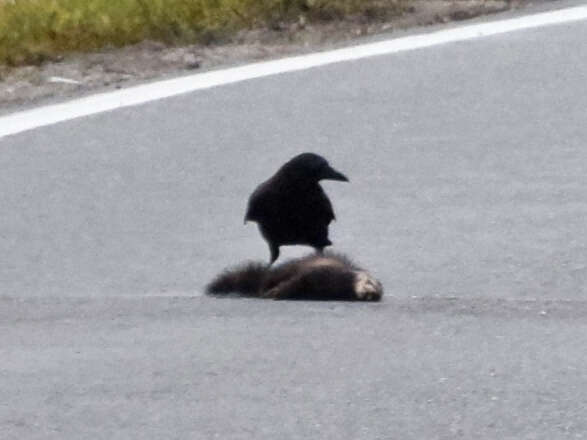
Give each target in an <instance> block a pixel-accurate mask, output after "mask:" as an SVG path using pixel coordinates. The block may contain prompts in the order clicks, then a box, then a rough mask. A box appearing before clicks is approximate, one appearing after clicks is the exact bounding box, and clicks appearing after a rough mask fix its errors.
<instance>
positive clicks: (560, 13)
mask: <svg viewBox="0 0 587 440" xmlns="http://www.w3.org/2000/svg"><path fill="white" fill-rule="evenodd" d="M585 19H587V6H579V7H573V8H566V9H560V10H557V11H550V12H543V13H539V14H532V15H526V16H523V17H519V18H510V19H506V20H498V21H491V22H485V23H478V24H471V25H465V26H459V27H456V28H451V29H447V30H441V31H437V32H431V33H427V34H420V35H412V36H408V37H402V38H395V39H390V40H385V41H380V42H376V43H368V44H361V45H358V46H351V47H345V48H342V49H336V50H331V51H327V52H318V53H312V54H308V55H300V56H293V57H289V58H282V59H278V60H273V61H264V62H259V63H253V64H247V65H244V66H239V67H232V68H228V69H222V70H213V71H210V72H204V73H199V74H195V75H190V76H184V77H180V78H175V79H169V80H163V81H156V82H153V83H149V84H144V85H140V86H134V87H129V88H126V89H121V90H116V91H111V92H105V93H99V94H95V95H91V96H88V97H85V98H80V99H74V100H71V101H67V102H64V103H61V104H54V105H47V106H43V107H38V108H34V109H31V110H26V111H21V112H17V113H13V114H9V115H6V116H2V117H0V138H2V137H4V136H8V135H12V134H16V133H21V132H23V131H26V130H32V129H34V128H38V127H43V126H46V125H51V124H56V123H58V122H63V121H69V120H71V119H75V118H80V117H82V116H88V115H94V114H97V113H102V112H106V111H110V110H115V109H119V108H123V107H129V106H133V105H139V104H143V103H146V102H150V101H156V100H159V99H163V98H168V97H171V96H177V95H181V94H184V93H189V92H194V91H196V90H203V89H209V88H211V87H218V86H221V85H225V84H233V83H236V82H239V81H245V80H250V79H254V78H262V77H266V76H271V75H277V74H280V73H286V72H295V71H299V70H305V69H310V68H313V67H319V66H325V65H328V64H333V63H340V62H344V61H352V60H358V59H361V58H368V57H374V56H379V55H387V54H392V53H397V52H404V51H408V50H414V49H420V48H425V47H431V46H438V45H441V44H447V43H452V42H457V41H465V40H471V39H476V38H482V37H488V36H491V35H497V34H504V33H507V32H514V31H520V30H524V29H532V28H537V27H541V26H551V25H555V24H562V23H570V22H573V21H579V20H585Z"/></svg>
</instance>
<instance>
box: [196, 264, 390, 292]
mask: <svg viewBox="0 0 587 440" xmlns="http://www.w3.org/2000/svg"><path fill="white" fill-rule="evenodd" d="M206 293H207V294H209V295H227V294H231V293H232V294H238V295H241V296H249V297H257V298H272V299H313V300H346V301H379V300H380V299H381V296H382V295H383V287H382V286H381V283H380V282H379V281H377V280H376V279H375V278H374V277H372V276H371V275H370V274H369V273H368V272H367V271H365V270H363V269H361V268H360V267H358V266H356V265H355V264H354V263H353V262H351V261H350V260H349V259H348V258H346V257H345V256H343V255H338V254H332V253H326V254H322V255H320V254H315V255H309V256H306V257H303V258H297V259H294V260H291V261H288V262H285V263H283V264H280V265H278V266H275V267H268V266H267V265H266V264H264V263H258V262H248V263H245V264H242V265H240V266H237V267H234V268H230V269H227V270H225V271H224V272H223V273H221V274H220V275H218V276H217V277H216V278H215V279H214V280H213V281H212V282H211V283H210V284H209V285H208V286H207V288H206Z"/></svg>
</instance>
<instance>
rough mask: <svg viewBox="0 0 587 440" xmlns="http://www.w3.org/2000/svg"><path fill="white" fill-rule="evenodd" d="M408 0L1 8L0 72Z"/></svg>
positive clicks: (12, 0)
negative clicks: (77, 55)
mask: <svg viewBox="0 0 587 440" xmlns="http://www.w3.org/2000/svg"><path fill="white" fill-rule="evenodd" d="M407 2H409V0H0V64H7V65H11V66H15V65H23V64H38V63H41V62H43V61H46V60H50V59H54V58H55V57H58V56H60V55H63V54H65V53H68V52H75V51H92V50H97V49H100V48H104V47H119V46H124V45H128V44H133V43H137V42H139V41H142V40H145V39H152V40H158V41H163V42H165V43H169V44H179V43H194V42H201V43H210V42H215V41H221V40H222V39H225V38H228V37H229V36H230V35H231V34H233V33H234V32H236V31H238V30H240V29H246V28H249V29H252V28H263V27H269V28H276V27H279V26H283V25H284V24H287V23H291V22H294V21H300V20H302V21H308V22H315V21H328V20H336V19H343V18H345V17H347V16H349V15H354V16H357V15H359V16H363V17H365V18H366V19H368V20H385V19H388V18H389V17H390V16H394V15H397V14H400V13H401V12H402V11H403V9H404V7H405V5H406V3H407Z"/></svg>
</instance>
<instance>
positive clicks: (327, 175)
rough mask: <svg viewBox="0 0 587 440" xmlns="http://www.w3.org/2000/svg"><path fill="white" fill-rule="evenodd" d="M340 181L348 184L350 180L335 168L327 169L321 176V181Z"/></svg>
mask: <svg viewBox="0 0 587 440" xmlns="http://www.w3.org/2000/svg"><path fill="white" fill-rule="evenodd" d="M322 179H325V180H339V181H341V182H348V181H349V179H348V178H347V176H345V175H344V174H342V173H339V172H338V171H336V170H335V169H334V168H331V167H326V168H325V169H324V171H323V172H322V175H321V176H320V180H322Z"/></svg>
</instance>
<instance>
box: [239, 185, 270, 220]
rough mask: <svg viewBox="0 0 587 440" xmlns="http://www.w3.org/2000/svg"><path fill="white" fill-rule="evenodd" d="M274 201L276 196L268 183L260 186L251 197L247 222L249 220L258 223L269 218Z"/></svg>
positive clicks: (246, 215) (246, 217)
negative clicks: (269, 211)
mask: <svg viewBox="0 0 587 440" xmlns="http://www.w3.org/2000/svg"><path fill="white" fill-rule="evenodd" d="M274 199H275V194H273V192H272V191H271V188H270V187H269V185H268V182H266V183H263V184H261V185H259V187H258V188H257V189H256V190H255V191H254V192H253V194H251V197H249V203H248V205H247V212H246V214H245V222H246V221H248V220H251V221H257V222H258V221H261V220H263V219H264V218H265V217H266V216H267V214H268V210H269V209H270V208H271V206H272V203H273V200H274Z"/></svg>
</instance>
